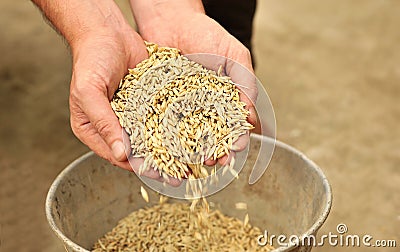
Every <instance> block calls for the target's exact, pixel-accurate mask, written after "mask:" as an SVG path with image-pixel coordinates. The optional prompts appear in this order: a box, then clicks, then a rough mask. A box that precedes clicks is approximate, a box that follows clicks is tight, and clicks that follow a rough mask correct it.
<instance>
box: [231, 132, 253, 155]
mask: <svg viewBox="0 0 400 252" xmlns="http://www.w3.org/2000/svg"><path fill="white" fill-rule="evenodd" d="M249 141H250V134H249V132H248V131H247V132H246V134H243V135H241V136H240V137H239V138H238V140H236V141H235V142H234V143H233V144H232V150H233V151H236V152H239V151H242V150H244V149H245V148H246V147H247V145H248V144H249Z"/></svg>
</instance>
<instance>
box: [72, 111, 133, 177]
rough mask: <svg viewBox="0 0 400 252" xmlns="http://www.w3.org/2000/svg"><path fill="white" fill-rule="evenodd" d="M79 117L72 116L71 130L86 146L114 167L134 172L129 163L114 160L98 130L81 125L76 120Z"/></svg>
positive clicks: (89, 125) (90, 126)
mask: <svg viewBox="0 0 400 252" xmlns="http://www.w3.org/2000/svg"><path fill="white" fill-rule="evenodd" d="M77 118H79V117H73V116H71V128H72V130H73V132H74V134H75V135H76V136H77V137H78V138H79V139H80V140H81V141H82V142H83V143H84V144H86V145H87V146H88V147H89V148H90V149H91V150H92V151H93V152H94V153H96V154H97V155H98V156H100V157H102V158H104V159H106V160H108V161H109V162H111V163H112V164H113V165H116V166H119V167H121V168H123V169H125V170H129V171H132V167H131V165H130V164H129V163H128V162H127V161H122V162H121V161H118V160H116V159H115V158H114V156H113V154H112V152H111V149H110V147H108V145H107V144H106V143H105V142H104V140H103V138H102V137H101V136H100V135H99V134H98V132H97V131H96V129H94V128H93V127H92V125H91V124H90V123H85V124H79V123H78V122H77V121H76V120H77Z"/></svg>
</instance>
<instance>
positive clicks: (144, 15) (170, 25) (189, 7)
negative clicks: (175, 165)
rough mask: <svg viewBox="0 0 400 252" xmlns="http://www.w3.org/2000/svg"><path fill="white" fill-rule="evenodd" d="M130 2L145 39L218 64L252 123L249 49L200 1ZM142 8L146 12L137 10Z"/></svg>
mask: <svg viewBox="0 0 400 252" xmlns="http://www.w3.org/2000/svg"><path fill="white" fill-rule="evenodd" d="M131 5H132V9H133V11H134V14H135V18H136V22H137V24H138V27H139V32H140V34H141V36H142V37H143V38H144V39H145V40H148V41H151V42H155V43H157V44H159V45H161V46H170V47H176V48H179V49H180V50H181V51H182V53H183V54H197V55H191V56H189V58H190V59H191V60H194V61H196V62H198V63H201V64H202V65H204V66H205V67H207V68H210V69H213V70H217V69H218V68H219V66H220V65H222V66H223V69H224V73H225V74H226V75H228V76H230V77H231V78H232V81H233V82H235V83H236V84H238V88H239V89H240V99H241V100H242V101H244V102H245V103H246V104H247V106H246V109H248V110H249V111H250V116H249V118H248V121H249V122H250V123H252V124H253V125H255V123H256V121H257V120H256V113H255V108H254V104H255V102H256V98H257V86H256V80H255V76H254V71H253V68H252V64H251V55H250V52H249V50H248V49H247V48H246V47H245V46H244V45H243V44H241V43H240V42H239V41H238V40H237V39H236V38H234V37H233V36H232V35H230V34H229V33H228V32H227V31H226V30H225V29H224V28H223V27H222V26H221V25H219V24H218V23H217V22H216V21H214V20H213V19H211V18H209V17H208V16H206V15H205V13H204V10H203V9H202V5H201V2H200V3H199V1H187V0H183V1H175V0H174V1H158V2H157V3H152V4H149V5H146V3H145V2H140V1H137V0H135V1H133V0H131ZM142 8H143V9H146V12H143V11H141V9H142ZM199 53H201V54H199ZM204 53H207V54H212V55H205V54H204ZM217 55H219V56H224V57H226V58H228V60H226V59H225V58H223V57H218V56H217ZM236 62H237V63H236ZM248 142H249V134H246V135H242V136H241V137H240V138H239V139H238V141H237V142H235V143H234V147H233V150H234V151H241V150H243V149H244V148H245V147H246V146H247V144H248ZM232 156H234V152H231V154H230V155H229V157H228V156H224V157H222V158H221V159H219V163H220V164H225V163H226V162H229V161H230V157H232ZM205 164H207V165H213V164H215V160H207V161H206V162H205Z"/></svg>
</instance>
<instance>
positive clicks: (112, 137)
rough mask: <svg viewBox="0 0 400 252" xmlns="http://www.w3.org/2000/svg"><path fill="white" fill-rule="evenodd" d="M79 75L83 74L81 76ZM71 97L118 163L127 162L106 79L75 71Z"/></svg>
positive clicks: (94, 74)
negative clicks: (109, 98)
mask: <svg viewBox="0 0 400 252" xmlns="http://www.w3.org/2000/svg"><path fill="white" fill-rule="evenodd" d="M79 73H81V74H83V76H80V75H79ZM72 79H73V83H74V84H73V85H71V95H72V96H74V97H75V99H73V100H75V101H77V103H78V104H79V107H80V108H81V110H82V112H83V113H84V114H85V115H86V116H87V118H88V119H89V123H90V124H91V126H92V127H93V128H94V129H95V130H96V131H97V133H98V134H99V135H100V137H101V138H102V139H103V140H104V142H105V143H106V144H107V146H108V147H109V148H110V150H111V152H112V154H113V156H114V158H115V159H116V160H117V161H125V160H127V157H126V152H125V145H124V143H123V139H122V132H123V130H122V127H121V126H120V124H119V121H118V119H117V117H116V115H115V114H114V111H113V110H112V108H111V105H110V102H109V100H108V90H107V89H108V88H107V84H106V83H104V80H106V78H103V77H100V75H99V73H95V72H93V71H92V70H88V71H74V74H73V77H72Z"/></svg>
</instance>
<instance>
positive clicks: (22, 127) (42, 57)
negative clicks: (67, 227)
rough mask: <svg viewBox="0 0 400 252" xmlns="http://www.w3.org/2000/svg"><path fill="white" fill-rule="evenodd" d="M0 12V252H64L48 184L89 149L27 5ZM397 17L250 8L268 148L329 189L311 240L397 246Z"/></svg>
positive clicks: (301, 1)
mask: <svg viewBox="0 0 400 252" xmlns="http://www.w3.org/2000/svg"><path fill="white" fill-rule="evenodd" d="M117 2H118V3H119V4H120V5H121V6H122V7H123V9H124V10H125V11H124V12H125V13H126V14H127V15H128V13H129V8H128V6H127V3H126V1H117ZM0 11H1V15H0V23H1V26H2V27H1V29H0V34H1V39H0V171H1V174H0V186H1V189H0V190H1V191H0V206H1V207H0V209H1V213H0V239H1V243H0V251H63V250H64V249H63V246H62V245H61V243H60V242H59V241H58V240H57V238H56V237H55V235H53V233H52V231H51V230H50V227H49V226H48V224H47V221H46V219H45V213H44V201H45V197H46V193H47V190H48V188H49V187H50V185H51V183H52V181H53V180H54V178H55V177H56V175H57V174H58V173H59V172H60V171H61V170H62V169H63V168H64V167H65V166H66V165H67V164H68V163H70V162H71V161H72V160H74V159H75V158H77V157H78V156H80V155H81V154H83V153H85V152H86V151H88V149H87V148H86V147H85V146H84V145H83V144H81V143H80V142H79V141H78V140H77V139H76V138H75V137H74V135H73V134H72V131H71V129H70V126H69V112H68V92H69V80H70V76H71V59H70V55H69V52H68V50H67V47H66V45H65V43H64V42H63V40H62V38H60V37H59V36H58V35H57V34H56V33H55V32H54V31H53V30H52V29H51V28H50V27H49V26H48V25H46V23H45V22H44V21H43V19H42V17H41V14H40V13H39V11H38V10H36V9H35V7H34V6H33V4H31V3H30V2H29V1H11V0H2V1H1V2H0ZM399 13H400V2H399V1H397V0H392V1H390V0H363V1H359V0H357V1H347V0H325V1H318V0H298V1H289V0H259V1H258V7H257V13H256V20H255V34H254V49H255V56H256V61H257V69H256V73H257V76H258V77H259V79H260V80H261V82H262V83H263V84H264V86H265V88H266V90H267V91H268V93H269V96H270V98H271V100H272V103H273V105H274V108H275V112H276V118H277V129H278V139H279V140H281V141H284V142H286V143H288V144H290V145H292V146H294V147H296V148H298V149H299V150H301V151H302V152H304V153H305V154H306V155H307V156H309V157H310V158H311V159H312V160H314V161H315V162H316V163H317V164H318V165H319V166H320V167H321V168H322V170H323V171H324V172H325V174H326V175H327V177H328V179H329V181H330V183H331V185H332V189H333V195H334V201H333V208H332V211H331V214H330V215H329V217H328V220H327V222H326V223H325V225H324V226H323V227H322V229H321V230H320V232H319V234H327V233H328V232H336V226H337V225H338V224H339V223H345V224H346V225H347V227H348V234H358V235H364V234H370V235H372V236H373V237H374V239H396V240H397V248H392V249H389V248H386V249H383V248H370V249H369V250H368V251H398V249H399V247H400V196H399V193H400V127H399V123H400V50H399V49H400V48H399V41H400V29H399V24H400V15H399ZM266 175H267V173H266V174H265V175H264V176H266ZM82 204H85V202H82ZM299 214H301V213H299ZM364 250H365V249H364V248H334V247H329V246H325V247H322V248H315V249H314V250H313V251H321V252H328V251H364Z"/></svg>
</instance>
